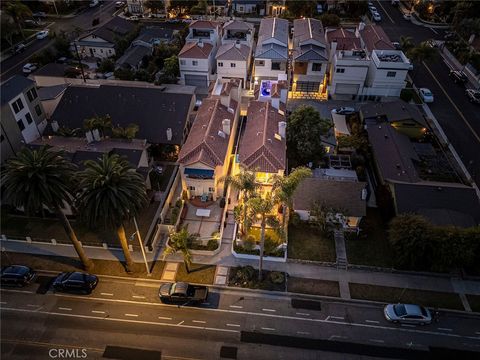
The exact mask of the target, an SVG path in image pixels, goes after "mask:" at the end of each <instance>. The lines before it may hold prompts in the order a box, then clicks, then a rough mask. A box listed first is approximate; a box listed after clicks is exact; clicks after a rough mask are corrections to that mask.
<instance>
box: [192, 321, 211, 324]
mask: <svg viewBox="0 0 480 360" xmlns="http://www.w3.org/2000/svg"><path fill="white" fill-rule="evenodd" d="M192 322H194V323H198V324H206V323H207V322H206V321H202V320H192Z"/></svg>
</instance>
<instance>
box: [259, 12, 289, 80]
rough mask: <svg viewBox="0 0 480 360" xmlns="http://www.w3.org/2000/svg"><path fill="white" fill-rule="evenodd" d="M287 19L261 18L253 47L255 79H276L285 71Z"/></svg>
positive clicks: (286, 63) (287, 38)
mask: <svg viewBox="0 0 480 360" xmlns="http://www.w3.org/2000/svg"><path fill="white" fill-rule="evenodd" d="M288 42H289V37H288V21H287V20H285V19H279V18H275V17H274V18H267V19H262V21H261V23H260V29H259V31H258V41H257V47H256V49H255V63H254V69H255V70H254V73H255V81H260V80H262V79H273V80H275V79H277V78H278V75H282V74H286V73H287V65H288Z"/></svg>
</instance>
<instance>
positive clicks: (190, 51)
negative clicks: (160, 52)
mask: <svg viewBox="0 0 480 360" xmlns="http://www.w3.org/2000/svg"><path fill="white" fill-rule="evenodd" d="M212 49H213V45H212V44H209V43H203V46H198V43H194V42H191V43H186V44H185V45H184V46H183V48H182V50H180V53H179V54H178V57H179V58H189V59H208V57H209V56H210V53H211V52H212Z"/></svg>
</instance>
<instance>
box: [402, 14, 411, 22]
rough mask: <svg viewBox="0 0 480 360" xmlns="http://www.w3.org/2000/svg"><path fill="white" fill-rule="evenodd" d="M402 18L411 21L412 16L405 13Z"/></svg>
mask: <svg viewBox="0 0 480 360" xmlns="http://www.w3.org/2000/svg"><path fill="white" fill-rule="evenodd" d="M403 18H404V19H405V20H408V21H410V20H412V14H411V13H405V14H403Z"/></svg>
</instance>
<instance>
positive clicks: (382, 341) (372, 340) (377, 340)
mask: <svg viewBox="0 0 480 360" xmlns="http://www.w3.org/2000/svg"><path fill="white" fill-rule="evenodd" d="M368 340H369V341H371V342H375V343H380V344H383V343H384V342H385V340H380V339H368Z"/></svg>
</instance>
